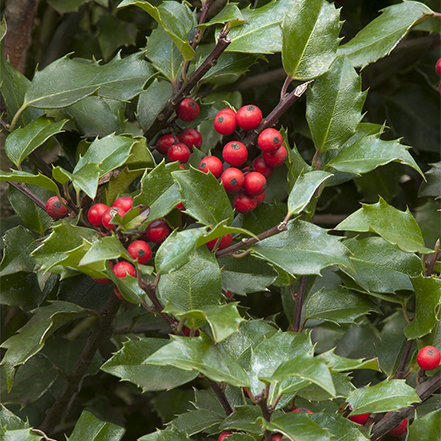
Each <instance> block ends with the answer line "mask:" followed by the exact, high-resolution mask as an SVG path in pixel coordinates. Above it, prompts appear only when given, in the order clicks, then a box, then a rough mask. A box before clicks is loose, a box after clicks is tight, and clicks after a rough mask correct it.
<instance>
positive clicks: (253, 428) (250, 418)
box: [220, 406, 262, 435]
mask: <svg viewBox="0 0 441 441" xmlns="http://www.w3.org/2000/svg"><path fill="white" fill-rule="evenodd" d="M260 417H261V412H260V409H259V408H258V407H257V406H239V407H236V408H235V409H234V412H233V413H232V414H231V415H228V417H227V418H226V419H225V420H224V422H223V423H222V424H221V426H220V428H221V429H222V430H225V429H234V430H241V431H244V432H249V433H253V434H256V435H260V434H261V433H262V428H261V426H260V424H259V422H258V419H259V418H260Z"/></svg>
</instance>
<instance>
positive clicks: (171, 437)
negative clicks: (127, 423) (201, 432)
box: [138, 430, 190, 441]
mask: <svg viewBox="0 0 441 441" xmlns="http://www.w3.org/2000/svg"><path fill="white" fill-rule="evenodd" d="M138 441H190V438H188V437H187V436H186V435H184V434H183V433H179V432H175V431H174V430H157V431H156V432H155V433H151V434H149V435H144V436H142V437H141V438H139V439H138Z"/></svg>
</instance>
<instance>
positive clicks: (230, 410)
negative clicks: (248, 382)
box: [207, 379, 233, 415]
mask: <svg viewBox="0 0 441 441" xmlns="http://www.w3.org/2000/svg"><path fill="white" fill-rule="evenodd" d="M207 380H208V383H209V384H210V386H211V388H212V389H213V392H214V393H215V394H216V396H217V398H218V400H219V402H220V403H221V405H222V407H223V408H224V410H225V413H226V414H227V415H231V414H232V413H233V408H232V407H231V404H230V402H229V401H228V398H227V396H226V395H225V391H224V390H223V389H222V387H221V386H220V385H219V384H218V383H216V382H215V381H213V380H209V379H207Z"/></svg>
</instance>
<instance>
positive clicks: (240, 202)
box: [156, 98, 288, 213]
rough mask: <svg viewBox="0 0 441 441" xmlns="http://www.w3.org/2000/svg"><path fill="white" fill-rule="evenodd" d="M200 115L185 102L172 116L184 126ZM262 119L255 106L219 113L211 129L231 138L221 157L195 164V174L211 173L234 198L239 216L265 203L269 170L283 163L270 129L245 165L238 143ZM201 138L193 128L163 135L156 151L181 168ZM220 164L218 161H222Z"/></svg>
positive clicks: (283, 153) (282, 151)
mask: <svg viewBox="0 0 441 441" xmlns="http://www.w3.org/2000/svg"><path fill="white" fill-rule="evenodd" d="M199 114H200V106H199V104H198V103H197V102H196V101H194V100H193V99H191V98H185V99H184V100H183V101H182V102H181V103H180V105H179V107H178V109H177V111H176V115H177V117H178V119H180V120H182V121H186V122H191V121H194V120H196V119H197V118H198V116H199ZM262 119H263V115H262V111H261V110H260V109H259V107H257V106H255V105H247V106H244V107H242V108H240V109H239V110H238V111H237V112H235V111H234V110H233V109H230V108H227V109H223V110H221V111H220V112H218V114H217V115H216V117H215V119H214V129H215V130H216V132H218V133H219V134H221V135H222V136H224V137H233V135H235V134H236V136H234V137H233V138H235V139H232V140H230V141H229V142H227V143H226V144H225V145H224V147H223V149H222V154H221V155H218V156H215V155H210V156H207V157H205V158H204V159H203V160H202V161H201V162H200V164H199V170H201V171H203V172H205V173H210V172H211V173H212V174H213V175H214V176H215V177H216V178H217V179H219V180H220V181H221V182H222V184H223V186H224V188H225V190H226V191H227V192H228V193H231V194H234V195H235V196H234V208H235V209H236V210H237V211H238V212H239V213H249V212H251V211H253V210H255V209H256V208H257V207H258V206H259V205H261V204H262V203H263V202H264V201H265V197H266V195H265V187H266V184H267V179H268V178H269V177H270V176H271V175H272V173H273V169H274V168H276V167H280V166H282V165H283V163H284V162H285V160H286V158H287V156H288V152H287V150H286V148H285V147H284V146H283V136H282V134H281V133H280V132H279V131H278V130H276V129H273V128H267V129H264V130H263V131H262V132H261V133H260V134H259V137H258V139H257V146H258V147H259V149H260V150H261V152H262V154H261V155H260V156H257V157H256V158H254V159H253V160H252V161H249V151H248V148H247V146H246V145H245V144H243V143H242V142H241V141H240V140H238V138H239V139H241V138H242V137H243V136H244V134H245V133H246V132H249V131H253V130H256V129H258V127H259V126H260V125H261V123H262ZM202 142H203V138H202V135H201V133H200V132H199V131H198V130H197V129H194V128H188V129H185V130H184V131H182V132H181V133H180V134H178V135H175V134H174V133H167V134H165V135H162V136H161V137H160V138H159V139H158V141H157V143H156V148H157V150H158V151H159V152H160V153H162V154H163V155H166V156H167V159H168V160H169V161H179V162H180V163H181V164H185V163H187V162H188V161H189V159H190V156H191V152H192V150H193V148H198V149H199V148H201V146H202ZM220 156H221V158H222V159H223V161H222V159H221V158H220Z"/></svg>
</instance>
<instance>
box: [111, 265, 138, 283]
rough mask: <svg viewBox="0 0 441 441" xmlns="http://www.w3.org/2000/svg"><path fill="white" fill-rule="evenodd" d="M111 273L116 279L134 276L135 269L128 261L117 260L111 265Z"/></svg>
mask: <svg viewBox="0 0 441 441" xmlns="http://www.w3.org/2000/svg"><path fill="white" fill-rule="evenodd" d="M113 274H115V276H116V277H118V279H125V278H126V277H127V276H132V277H136V270H135V267H134V266H133V265H132V264H131V263H129V262H118V263H117V264H115V266H114V267H113Z"/></svg>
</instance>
